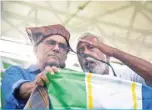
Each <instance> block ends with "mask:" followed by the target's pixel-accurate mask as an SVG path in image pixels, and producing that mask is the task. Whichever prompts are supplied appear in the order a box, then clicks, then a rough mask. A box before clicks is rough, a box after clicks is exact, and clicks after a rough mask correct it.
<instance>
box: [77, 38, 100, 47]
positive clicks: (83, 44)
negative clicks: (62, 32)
mask: <svg viewBox="0 0 152 110" xmlns="http://www.w3.org/2000/svg"><path fill="white" fill-rule="evenodd" d="M92 39H96V40H98V38H97V37H95V36H83V37H80V38H79V39H78V44H77V49H79V48H80V47H84V46H86V45H87V43H84V42H82V41H81V40H85V41H91V40H92Z"/></svg>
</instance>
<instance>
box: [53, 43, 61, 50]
mask: <svg viewBox="0 0 152 110" xmlns="http://www.w3.org/2000/svg"><path fill="white" fill-rule="evenodd" d="M52 50H53V51H56V52H59V50H60V48H59V45H58V44H56V45H55V46H54V47H53V49H52Z"/></svg>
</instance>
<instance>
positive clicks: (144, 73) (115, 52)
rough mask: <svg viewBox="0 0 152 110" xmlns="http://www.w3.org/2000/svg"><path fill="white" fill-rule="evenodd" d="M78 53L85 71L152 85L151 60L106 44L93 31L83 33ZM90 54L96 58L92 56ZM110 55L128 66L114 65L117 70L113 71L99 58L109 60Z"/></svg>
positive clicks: (78, 45)
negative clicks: (148, 60)
mask: <svg viewBox="0 0 152 110" xmlns="http://www.w3.org/2000/svg"><path fill="white" fill-rule="evenodd" d="M77 53H79V55H78V60H79V63H80V65H81V68H82V70H83V71H84V72H92V73H96V74H101V75H111V76H116V77H119V78H122V79H125V80H130V81H135V82H139V83H142V84H150V85H152V64H151V63H150V62H147V61H145V60H143V59H141V58H138V57H136V56H132V55H130V54H128V53H125V52H123V51H121V50H119V49H116V48H113V47H110V46H108V45H106V44H104V43H103V41H102V39H99V37H97V36H96V35H93V34H91V33H85V34H84V35H82V36H81V37H80V39H79V41H78V44H77ZM86 54H87V55H86ZM80 55H81V56H80ZM89 55H90V56H93V57H95V58H96V59H94V58H91V57H90V56H89ZM82 56H83V57H82ZM109 57H114V58H116V59H118V60H120V61H122V62H123V63H124V64H125V65H127V66H124V65H122V66H116V65H114V66H112V67H115V68H114V71H115V72H113V71H112V70H111V68H109V66H108V65H107V64H105V63H103V62H101V61H98V60H97V59H99V60H102V61H104V62H109ZM128 67H129V68H128Z"/></svg>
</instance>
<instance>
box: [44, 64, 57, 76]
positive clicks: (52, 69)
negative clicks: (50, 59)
mask: <svg viewBox="0 0 152 110" xmlns="http://www.w3.org/2000/svg"><path fill="white" fill-rule="evenodd" d="M45 71H47V72H49V73H50V74H51V75H54V73H55V72H59V69H58V68H57V67H55V66H52V67H49V66H47V67H46V68H45Z"/></svg>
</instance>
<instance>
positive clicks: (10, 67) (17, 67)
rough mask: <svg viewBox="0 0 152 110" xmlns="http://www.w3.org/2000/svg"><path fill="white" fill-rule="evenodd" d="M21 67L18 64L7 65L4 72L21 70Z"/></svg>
mask: <svg viewBox="0 0 152 110" xmlns="http://www.w3.org/2000/svg"><path fill="white" fill-rule="evenodd" d="M22 70H23V68H21V67H19V66H16V65H11V66H9V67H8V68H7V69H6V70H5V72H10V71H22Z"/></svg>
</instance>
